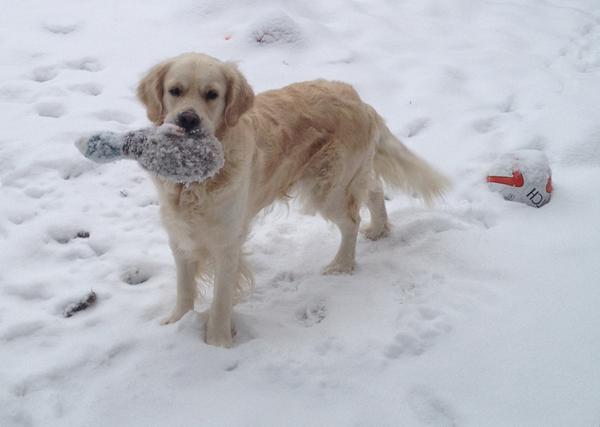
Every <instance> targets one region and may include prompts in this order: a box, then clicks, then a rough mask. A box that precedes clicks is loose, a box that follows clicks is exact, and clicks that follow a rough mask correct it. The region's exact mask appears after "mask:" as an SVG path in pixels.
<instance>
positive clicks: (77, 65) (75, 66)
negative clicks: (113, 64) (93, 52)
mask: <svg viewBox="0 0 600 427" xmlns="http://www.w3.org/2000/svg"><path fill="white" fill-rule="evenodd" d="M65 65H66V67H67V68H70V69H71V70H83V71H90V72H96V71H100V70H101V69H102V68H104V67H103V66H102V64H101V63H100V61H98V60H97V59H96V58H92V57H84V58H80V59H74V60H72V61H67V62H65Z"/></svg>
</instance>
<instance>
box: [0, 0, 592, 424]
mask: <svg viewBox="0 0 600 427" xmlns="http://www.w3.org/2000/svg"><path fill="white" fill-rule="evenodd" d="M185 51H201V52H205V53H208V54H211V55H213V56H216V57H218V58H221V59H224V60H225V59H226V60H237V61H239V65H240V68H241V69H242V71H243V72H244V73H245V74H246V76H247V77H248V80H249V81H250V82H251V84H252V85H253V86H254V89H255V90H256V91H261V90H265V89H269V88H275V87H279V86H282V85H285V84H287V83H291V82H294V81H299V80H308V79H312V78H317V77H324V78H331V79H340V80H345V81H348V82H350V83H352V84H354V85H355V86H356V88H357V89H358V90H359V92H360V93H361V95H362V96H363V97H364V99H365V100H366V101H368V102H369V103H371V104H372V105H373V106H375V107H376V108H377V109H378V110H379V111H380V112H381V114H382V115H383V116H384V117H385V118H386V119H387V121H388V123H389V125H390V128H391V129H392V130H393V131H394V132H395V133H396V134H397V135H398V136H400V137H402V139H403V140H404V142H405V143H406V144H407V145H408V146H409V147H411V148H412V149H413V150H414V151H415V152H417V153H419V154H420V155H422V156H424V157H425V158H427V159H428V160H429V161H430V162H431V163H432V164H434V165H436V166H437V167H438V168H440V169H441V170H442V171H444V172H445V173H446V174H448V175H450V176H451V177H452V178H453V181H454V188H453V190H452V192H451V193H450V194H449V195H448V197H447V199H446V201H445V202H444V203H441V204H439V205H438V206H436V207H434V208H432V209H428V208H425V207H423V206H421V205H419V203H416V202H415V201H413V200H411V199H410V198H409V197H406V196H403V195H401V194H395V193H391V192H390V193H389V194H388V196H389V197H390V199H391V200H390V201H389V202H388V206H389V210H390V213H391V220H392V222H393V224H394V229H393V231H392V234H391V236H390V237H389V238H388V239H385V240H381V241H378V242H370V241H367V240H365V239H364V238H361V239H360V240H359V243H358V254H357V260H358V264H359V266H358V270H357V271H356V273H355V274H354V275H352V276H338V277H325V276H321V275H320V274H319V271H320V269H321V267H322V266H323V265H325V264H326V263H327V262H328V261H329V259H330V258H331V257H332V256H333V255H334V252H335V249H336V247H337V243H338V234H337V231H336V229H335V228H334V227H333V226H331V225H328V224H326V223H325V222H324V221H322V220H321V219H320V218H318V217H307V216H302V215H300V214H299V213H298V211H297V209H295V206H294V205H292V206H291V209H290V210H289V213H288V210H287V209H286V208H284V207H280V208H277V209H275V211H274V212H273V213H271V214H269V215H265V216H264V217H262V218H261V219H260V220H259V221H258V222H257V223H256V226H255V228H254V233H253V237H252V239H251V240H250V242H249V244H248V250H249V251H250V252H251V257H250V260H251V263H252V266H253V268H254V270H255V273H256V279H257V288H256V291H255V293H254V294H253V295H252V296H251V297H250V298H249V299H248V300H247V301H245V302H243V303H242V304H240V305H239V306H238V307H237V308H236V310H237V314H236V325H237V329H238V335H237V337H236V339H235V347H234V348H233V349H230V350H224V349H220V348H214V347H209V346H207V345H206V344H204V342H203V337H202V335H203V320H202V317H201V316H200V314H198V313H199V312H202V311H203V310H204V309H206V307H207V305H206V302H198V304H197V306H196V310H197V313H190V314H188V315H186V316H185V317H184V318H183V319H182V320H181V321H180V322H179V323H177V324H175V325H169V326H160V325H159V321H160V319H161V318H162V317H164V316H166V315H167V314H168V312H169V310H170V309H171V306H172V305H173V303H174V298H175V287H174V280H175V271H174V267H173V263H172V260H171V256H170V253H169V250H168V247H167V241H166V235H165V233H164V231H163V230H162V228H161V226H160V224H159V218H158V206H157V197H156V195H155V194H154V190H153V187H152V186H151V184H150V182H149V180H148V178H147V176H146V175H145V173H144V172H143V171H142V170H141V169H139V168H138V167H137V166H136V165H135V164H134V163H131V162H120V163H114V164H107V165H96V164H93V163H91V162H89V161H87V160H85V159H84V158H83V157H81V155H80V154H79V153H78V152H77V150H76V149H75V148H74V146H73V141H74V140H75V139H76V137H77V136H79V135H81V134H82V133H85V132H89V131H93V130H115V131H123V130H128V129H134V128H138V127H142V126H145V125H147V120H146V118H145V113H144V111H143V109H142V107H141V106H140V105H139V103H138V102H137V101H136V99H135V96H134V89H135V86H136V84H137V81H138V80H139V78H140V77H141V75H142V74H143V73H144V72H145V71H146V70H147V69H148V68H149V67H150V66H151V65H153V64H154V63H155V62H157V61H159V60H161V59H163V58H165V57H167V56H171V55H175V54H178V53H181V52H185ZM0 52H2V55H1V58H0V65H1V66H0V117H1V119H0V122H1V126H0V263H1V268H0V425H1V426H121V425H122V426H167V425H168V426H184V425H200V426H237V425H240V426H307V425H315V426H316V425H321V426H427V425H433V426H445V425H457V426H517V425H518V426H598V425H599V424H600V196H599V190H600V120H599V117H600V116H599V112H600V4H599V3H598V1H597V0H552V1H547V0H529V1H527V0H515V1H510V2H509V1H480V0H452V1H449V0H423V1H388V0H369V1H366V0H360V1H356V0H355V1H341V0H331V1H322V0H303V1H292V0H281V1H275V0H268V1H257V0H254V1H249V2H248V1H242V0H223V1H210V0H176V1H169V2H165V1H162V0H153V1H145V2H124V1H117V0H111V1H103V2H81V1H76V0H60V1H59V0H55V1H43V0H37V1H33V0H32V1H23V2H10V3H7V4H5V5H4V6H3V8H2V14H1V15H0ZM521 148H537V149H541V150H543V151H544V152H545V153H546V154H547V156H548V157H549V158H550V161H551V165H552V168H553V179H554V187H555V193H554V197H553V200H552V201H551V202H550V203H549V204H548V205H547V206H545V207H543V208H541V209H534V208H531V207H528V206H525V205H522V204H518V203H511V202H506V201H504V200H503V199H502V198H501V197H500V196H499V195H497V194H494V193H491V192H489V191H488V190H487V188H486V186H485V184H484V181H483V178H484V176H485V173H486V170H487V168H488V166H489V165H490V164H491V163H492V162H493V161H494V160H495V159H496V158H497V157H498V156H499V155H501V154H502V153H505V152H507V151H510V150H513V149H521ZM364 216H365V219H366V217H367V216H368V214H367V212H365V215H364ZM365 222H366V221H365ZM87 233H89V235H88V234H87ZM323 233H325V235H326V236H327V238H326V239H323V238H321V237H320V236H322V235H323ZM90 289H93V290H94V291H95V292H96V293H97V295H98V301H97V304H96V306H95V307H94V308H92V309H89V310H86V311H83V312H80V313H77V314H76V315H74V316H73V317H71V318H64V317H63V316H62V312H63V309H64V308H65V307H66V306H67V305H69V304H70V303H72V302H74V301H76V300H78V299H79V298H81V297H83V296H84V295H85V294H86V293H87V292H89V290H90ZM209 299H210V292H209V293H208V294H207V300H209Z"/></svg>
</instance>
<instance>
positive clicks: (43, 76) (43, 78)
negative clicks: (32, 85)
mask: <svg viewBox="0 0 600 427" xmlns="http://www.w3.org/2000/svg"><path fill="white" fill-rule="evenodd" d="M56 76H58V71H57V70H56V67H53V66H47V67H36V68H34V69H33V70H32V71H31V80H34V81H36V82H39V83H43V82H47V81H49V80H52V79H54V78H56Z"/></svg>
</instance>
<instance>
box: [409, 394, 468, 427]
mask: <svg viewBox="0 0 600 427" xmlns="http://www.w3.org/2000/svg"><path fill="white" fill-rule="evenodd" d="M407 400H408V404H409V405H410V407H411V409H412V410H413V411H414V413H415V415H416V416H417V417H418V418H419V419H420V420H421V421H422V422H423V423H424V424H425V425H431V426H439V427H442V426H448V427H452V426H457V425H458V416H457V414H456V411H455V410H454V408H453V407H452V405H451V404H450V403H449V402H446V401H445V400H443V399H441V398H440V397H439V396H436V395H435V393H434V392H432V391H431V390H429V389H427V388H425V387H415V388H414V389H413V390H412V391H410V392H409V393H408V396H407Z"/></svg>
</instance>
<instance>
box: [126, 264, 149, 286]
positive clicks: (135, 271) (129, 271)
mask: <svg viewBox="0 0 600 427" xmlns="http://www.w3.org/2000/svg"><path fill="white" fill-rule="evenodd" d="M151 277H152V275H151V274H150V272H149V271H147V270H146V269H145V268H143V267H138V266H130V267H127V268H126V269H125V270H124V271H123V273H122V274H121V280H122V281H123V282H125V283H127V284H128V285H131V286H136V285H141V284H142V283H145V282H147V281H148V280H150V278H151Z"/></svg>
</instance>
